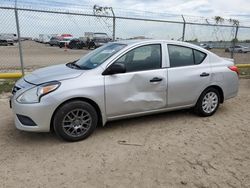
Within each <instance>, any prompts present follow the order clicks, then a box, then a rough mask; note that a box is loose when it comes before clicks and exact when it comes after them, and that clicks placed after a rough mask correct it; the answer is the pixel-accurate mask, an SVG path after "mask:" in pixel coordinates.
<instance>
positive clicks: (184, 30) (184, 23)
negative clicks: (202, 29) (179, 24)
mask: <svg viewBox="0 0 250 188" xmlns="http://www.w3.org/2000/svg"><path fill="white" fill-rule="evenodd" d="M181 17H182V19H183V31H182V41H184V40H185V32H186V20H185V18H184V16H183V15H181Z"/></svg>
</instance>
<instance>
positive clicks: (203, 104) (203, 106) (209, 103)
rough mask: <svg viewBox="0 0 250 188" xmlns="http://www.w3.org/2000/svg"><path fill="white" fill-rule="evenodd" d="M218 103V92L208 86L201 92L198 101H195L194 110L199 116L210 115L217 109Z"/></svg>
mask: <svg viewBox="0 0 250 188" xmlns="http://www.w3.org/2000/svg"><path fill="white" fill-rule="evenodd" d="M219 105H220V95H219V92H218V91H217V90H216V89H214V88H208V89H206V90H205V91H204V92H203V93H202V94H201V96H200V98H199V100H198V102H197V103H196V106H195V112H196V113H197V114H198V115H199V116H203V117H207V116H211V115H213V114H214V113H215V112H216V111H217V109H218V107H219Z"/></svg>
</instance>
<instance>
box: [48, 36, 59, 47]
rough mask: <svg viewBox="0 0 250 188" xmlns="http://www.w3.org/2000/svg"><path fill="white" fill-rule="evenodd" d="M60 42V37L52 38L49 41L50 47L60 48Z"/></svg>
mask: <svg viewBox="0 0 250 188" xmlns="http://www.w3.org/2000/svg"><path fill="white" fill-rule="evenodd" d="M59 41H60V38H59V37H51V39H50V41H49V45H50V46H59Z"/></svg>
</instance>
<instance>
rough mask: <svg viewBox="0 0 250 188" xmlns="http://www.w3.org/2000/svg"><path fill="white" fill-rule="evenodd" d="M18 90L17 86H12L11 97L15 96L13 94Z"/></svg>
mask: <svg viewBox="0 0 250 188" xmlns="http://www.w3.org/2000/svg"><path fill="white" fill-rule="evenodd" d="M19 89H21V88H20V87H17V86H14V87H13V88H12V92H11V93H12V95H15V93H16V92H17V91H18V90H19Z"/></svg>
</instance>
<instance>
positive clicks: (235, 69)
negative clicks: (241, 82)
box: [228, 66, 239, 75]
mask: <svg viewBox="0 0 250 188" xmlns="http://www.w3.org/2000/svg"><path fill="white" fill-rule="evenodd" d="M228 68H229V69H230V70H231V71H234V72H236V73H237V74H238V75H239V69H238V67H236V66H229V67H228Z"/></svg>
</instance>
